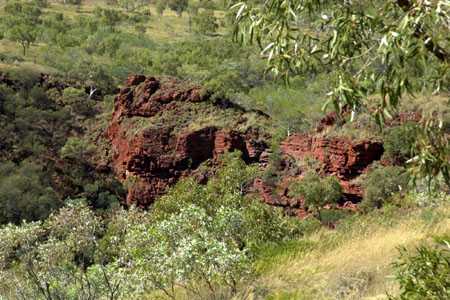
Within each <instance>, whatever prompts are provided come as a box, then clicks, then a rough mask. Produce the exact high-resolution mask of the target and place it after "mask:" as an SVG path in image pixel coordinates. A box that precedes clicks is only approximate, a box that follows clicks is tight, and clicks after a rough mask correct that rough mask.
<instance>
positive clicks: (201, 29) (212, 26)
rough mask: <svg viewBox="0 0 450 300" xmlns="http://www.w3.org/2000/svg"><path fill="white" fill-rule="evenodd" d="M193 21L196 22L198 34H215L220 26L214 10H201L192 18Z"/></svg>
mask: <svg viewBox="0 0 450 300" xmlns="http://www.w3.org/2000/svg"><path fill="white" fill-rule="evenodd" d="M192 22H193V24H194V26H193V27H194V32H195V33H198V34H205V35H208V34H214V33H216V31H217V29H218V28H219V25H218V23H217V18H216V17H215V16H214V11H212V10H203V11H201V12H200V13H198V14H196V15H195V16H194V17H193V18H192Z"/></svg>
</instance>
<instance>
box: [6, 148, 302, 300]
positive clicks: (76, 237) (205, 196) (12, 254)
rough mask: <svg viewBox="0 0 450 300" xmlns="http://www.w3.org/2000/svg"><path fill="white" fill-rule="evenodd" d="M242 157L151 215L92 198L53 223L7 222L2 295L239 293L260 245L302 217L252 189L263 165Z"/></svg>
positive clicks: (180, 187) (287, 232)
mask: <svg viewBox="0 0 450 300" xmlns="http://www.w3.org/2000/svg"><path fill="white" fill-rule="evenodd" d="M240 156H241V153H233V154H230V155H227V156H226V158H225V159H224V160H223V161H222V163H223V167H222V169H221V170H220V171H219V172H218V173H217V174H216V176H215V177H214V178H212V179H211V180H210V181H209V183H208V184H207V185H200V184H198V183H196V182H194V181H193V180H185V181H182V182H180V183H179V184H177V185H176V186H175V187H174V188H173V189H171V191H170V192H169V193H168V194H167V195H165V196H164V197H162V199H160V200H159V201H158V202H157V203H156V204H155V205H154V207H153V209H152V210H151V211H149V212H144V211H141V210H139V209H136V208H131V209H129V210H125V209H122V208H116V209H115V210H114V211H113V212H111V213H107V212H103V214H102V215H101V216H100V215H99V214H97V213H96V212H94V211H93V210H91V209H90V208H89V207H88V206H87V205H86V202H87V199H75V200H71V201H68V204H67V206H66V207H64V208H62V209H61V210H60V211H59V212H58V213H56V214H54V215H52V216H51V217H50V218H49V219H48V220H47V221H46V222H42V223H24V224H23V225H22V227H20V226H13V225H10V226H7V227H4V228H1V229H0V235H1V236H2V237H5V239H2V240H1V241H0V278H1V279H2V280H1V281H0V293H1V294H2V295H8V296H10V297H12V298H14V297H18V296H19V295H22V296H25V297H27V298H29V299H39V298H45V299H54V298H57V297H59V298H62V299H76V298H77V297H84V296H83V295H88V294H90V295H95V296H93V297H94V298H95V299H106V298H107V299H118V298H121V299H125V298H130V297H131V298H141V297H142V296H144V295H145V296H146V297H147V296H149V297H153V295H155V297H157V296H156V295H161V294H165V295H166V296H167V297H169V298H172V299H174V298H175V297H177V296H178V295H185V296H187V297H188V298H189V299H192V298H206V299H213V298H214V299H219V298H220V297H225V298H227V299H228V298H231V297H232V296H233V295H236V294H237V293H238V289H239V286H240V284H241V283H242V281H243V280H246V279H248V278H249V276H250V275H251V274H252V273H253V269H252V261H253V260H254V259H255V257H256V255H258V254H259V253H260V252H258V250H259V249H262V248H264V247H266V246H267V245H268V244H270V243H275V242H280V241H284V240H290V239H292V238H293V237H295V236H297V235H298V234H299V228H298V223H299V222H295V221H291V220H290V219H287V218H285V217H283V216H282V215H281V213H280V212H279V211H277V210H275V209H274V208H272V207H269V206H266V205H265V204H263V203H261V202H260V201H259V200H257V199H251V198H247V197H246V196H245V195H244V192H245V190H246V189H247V183H248V182H250V181H251V180H252V179H253V178H254V176H255V169H254V168H253V167H248V166H246V165H245V163H244V162H243V161H242V160H241V159H240ZM155 293H156V294H155ZM158 293H159V294H158ZM80 295H81V296H80ZM83 299H84V298H83Z"/></svg>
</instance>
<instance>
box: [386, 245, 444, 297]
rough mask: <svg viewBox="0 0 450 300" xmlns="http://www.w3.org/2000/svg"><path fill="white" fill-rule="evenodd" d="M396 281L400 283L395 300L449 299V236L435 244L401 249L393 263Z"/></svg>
mask: <svg viewBox="0 0 450 300" xmlns="http://www.w3.org/2000/svg"><path fill="white" fill-rule="evenodd" d="M394 268H395V270H396V276H395V278H396V280H397V282H398V283H399V285H400V294H399V296H398V297H390V299H392V300H394V299H397V300H406V299H408V300H410V299H411V300H419V299H436V300H438V299H439V300H440V299H442V300H443V299H449V298H450V277H449V274H450V239H449V237H448V236H447V237H444V238H441V239H439V241H438V242H437V243H435V244H434V245H431V246H430V245H423V246H419V247H418V248H417V249H416V250H415V251H408V250H407V249H405V248H402V249H400V257H399V258H398V260H397V261H396V262H395V263H394Z"/></svg>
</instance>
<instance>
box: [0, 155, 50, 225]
mask: <svg viewBox="0 0 450 300" xmlns="http://www.w3.org/2000/svg"><path fill="white" fill-rule="evenodd" d="M44 174H45V173H44V171H43V169H42V167H41V166H39V165H37V164H35V163H32V162H28V161H25V162H22V163H21V164H20V165H16V164H14V163H12V162H3V163H0V224H5V223H15V224H19V223H20V222H22V220H28V221H36V220H40V219H43V218H46V217H47V216H48V215H49V214H50V213H51V212H52V210H54V209H55V208H57V207H58V206H59V203H58V201H57V196H56V193H55V191H54V190H53V189H52V187H51V186H50V185H49V183H48V182H46V179H45V175H44Z"/></svg>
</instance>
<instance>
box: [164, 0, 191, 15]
mask: <svg viewBox="0 0 450 300" xmlns="http://www.w3.org/2000/svg"><path fill="white" fill-rule="evenodd" d="M188 5H189V2H188V0H168V1H167V6H168V7H169V8H170V9H171V10H173V11H174V12H175V13H176V14H177V16H179V17H181V15H182V14H183V12H184V11H185V10H186V9H187V8H188Z"/></svg>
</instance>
